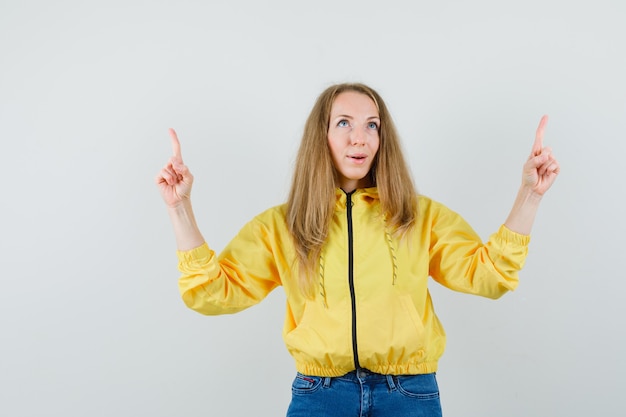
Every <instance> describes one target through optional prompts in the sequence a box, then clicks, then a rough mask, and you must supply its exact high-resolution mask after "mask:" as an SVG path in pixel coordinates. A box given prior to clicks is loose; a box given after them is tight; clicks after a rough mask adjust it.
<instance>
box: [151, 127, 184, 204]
mask: <svg viewBox="0 0 626 417" xmlns="http://www.w3.org/2000/svg"><path fill="white" fill-rule="evenodd" d="M169 132H170V137H171V138H172V150H173V155H172V157H171V158H170V159H169V161H168V162H167V164H165V166H164V167H163V169H161V171H160V172H159V173H158V175H157V176H156V179H155V182H156V184H157V186H158V187H159V191H160V192H161V197H163V201H165V204H166V205H167V206H168V207H177V206H179V205H180V204H181V203H183V202H184V201H185V200H189V198H190V196H191V185H192V184H193V175H191V172H189V168H187V165H185V164H184V163H183V157H182V156H181V154H180V141H179V140H178V136H176V131H174V129H171V128H170V130H169Z"/></svg>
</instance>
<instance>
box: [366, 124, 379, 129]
mask: <svg viewBox="0 0 626 417" xmlns="http://www.w3.org/2000/svg"><path fill="white" fill-rule="evenodd" d="M367 127H369V128H370V129H374V130H378V125H377V124H376V123H374V122H370V123H369V124H368V125H367Z"/></svg>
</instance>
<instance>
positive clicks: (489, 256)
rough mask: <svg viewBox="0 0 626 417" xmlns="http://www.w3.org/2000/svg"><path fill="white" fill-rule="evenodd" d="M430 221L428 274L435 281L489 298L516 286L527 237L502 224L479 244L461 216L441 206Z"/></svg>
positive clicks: (500, 294)
mask: <svg viewBox="0 0 626 417" xmlns="http://www.w3.org/2000/svg"><path fill="white" fill-rule="evenodd" d="M430 220H431V238H430V249H429V252H430V261H429V273H430V275H431V276H432V277H433V279H434V280H435V281H437V282H439V283H440V284H442V285H444V286H446V287H448V288H450V289H452V290H455V291H460V292H464V293H468V294H475V295H481V296H484V297H488V298H493V299H495V298H499V297H501V296H502V295H503V294H505V293H506V292H507V291H511V290H514V289H515V288H517V285H518V282H519V279H518V272H519V270H521V269H522V267H523V265H524V261H525V259H526V255H527V253H528V243H529V241H530V236H526V235H521V234H518V233H515V232H513V231H511V230H509V229H508V228H506V226H504V225H502V226H500V228H499V230H498V231H497V232H496V233H494V234H492V235H491V236H490V237H489V240H488V241H487V243H483V242H482V240H481V238H480V237H479V236H478V235H477V234H476V232H475V231H474V230H473V229H472V228H471V226H470V225H469V224H468V223H467V222H466V221H465V220H464V219H463V218H462V217H461V216H459V215H458V214H457V213H455V212H453V211H451V210H449V209H447V208H445V207H443V206H439V210H435V212H434V213H433V216H432V217H431V219H430Z"/></svg>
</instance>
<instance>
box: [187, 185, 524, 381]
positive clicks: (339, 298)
mask: <svg viewBox="0 0 626 417" xmlns="http://www.w3.org/2000/svg"><path fill="white" fill-rule="evenodd" d="M350 201H351V204H347V203H349V202H350ZM417 210H418V213H417V221H416V226H415V229H414V230H413V231H412V232H411V233H410V234H409V235H408V236H405V237H403V238H396V237H395V236H393V235H392V234H391V233H390V230H389V229H388V227H387V226H386V224H385V220H384V216H382V214H381V211H380V204H379V199H378V193H377V190H376V188H367V189H360V190H356V191H355V192H354V193H351V194H346V193H344V192H343V191H341V190H338V191H337V202H336V209H335V214H334V217H333V220H332V223H331V226H330V229H329V234H328V239H327V241H326V244H325V246H324V248H323V250H322V255H321V257H320V261H319V287H318V288H319V291H317V293H316V294H315V296H314V298H307V297H305V296H303V295H302V294H301V293H300V290H299V289H298V285H297V281H298V280H297V270H298V268H297V264H296V262H295V261H294V260H295V249H294V245H293V242H292V238H291V235H290V233H289V231H288V229H287V224H286V221H285V213H286V211H285V205H281V206H277V207H274V208H271V209H269V210H267V211H265V212H263V213H261V214H259V215H258V216H256V217H255V218H254V219H253V220H252V221H250V222H249V223H248V224H246V225H245V226H244V227H243V228H242V229H241V231H240V232H239V233H238V234H237V236H236V237H235V238H234V239H233V240H232V241H231V242H230V243H229V244H228V245H227V246H226V247H225V248H224V250H223V251H222V252H221V253H220V254H219V255H217V256H216V254H215V253H214V252H213V251H212V250H211V249H209V247H208V246H207V245H206V244H204V245H202V246H200V247H197V248H195V249H192V250H189V251H184V252H178V258H179V269H180V271H181V272H182V276H181V278H180V280H179V288H180V292H181V294H182V298H183V300H184V302H185V304H186V305H187V306H188V307H189V308H191V309H193V310H195V311H198V312H199V313H202V314H207V315H216V314H229V313H235V312H237V311H241V310H243V309H245V308H247V307H250V306H252V305H254V304H256V303H258V302H259V301H261V300H262V299H263V298H264V297H265V296H266V295H267V294H269V292H270V291H272V290H273V289H274V288H276V287H278V286H279V285H280V286H282V287H283V289H284V291H285V294H286V297H287V311H286V314H285V323H284V329H283V338H284V341H285V344H286V346H287V349H288V350H289V352H290V353H291V355H292V356H293V358H294V359H295V362H296V369H297V370H298V371H299V372H301V373H303V374H307V375H317V376H340V375H344V374H346V373H348V372H350V371H353V370H354V369H356V368H366V369H369V370H370V371H372V372H377V373H382V374H395V375H401V374H420V373H430V372H434V371H436V370H437V362H438V360H439V358H440V357H441V355H442V354H443V351H444V348H445V332H444V330H443V327H442V325H441V323H440V322H439V320H438V318H437V316H436V315H435V311H434V309H433V305H432V301H431V298H430V295H429V292H428V288H427V281H428V277H429V276H430V277H432V278H433V279H434V280H435V281H437V282H439V283H440V284H442V285H444V286H446V287H448V288H450V289H452V290H455V291H461V292H465V293H470V294H477V295H481V296H485V297H489V298H498V297H500V296H502V295H503V294H504V293H505V292H507V291H508V290H513V289H515V288H516V287H517V284H518V271H519V270H520V269H521V268H522V266H523V263H524V260H525V258H526V254H527V248H528V243H529V239H530V238H529V236H525V235H520V234H517V233H515V232H513V231H511V230H509V229H507V228H506V227H505V226H504V225H503V226H501V227H500V229H499V230H498V231H497V232H496V233H494V234H493V235H491V236H490V238H489V240H488V241H487V242H486V243H483V242H482V241H481V239H480V237H479V236H478V235H477V234H476V233H475V232H474V230H473V229H472V228H471V227H470V226H469V225H468V224H467V223H466V222H465V220H463V219H462V218H461V216H459V215H458V214H457V213H455V212H453V211H452V210H450V209H448V208H446V207H445V206H444V205H442V204H440V203H437V202H435V201H433V200H431V199H429V198H427V197H424V196H419V197H418V204H417Z"/></svg>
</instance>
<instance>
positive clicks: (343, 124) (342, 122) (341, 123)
mask: <svg viewBox="0 0 626 417" xmlns="http://www.w3.org/2000/svg"><path fill="white" fill-rule="evenodd" d="M337 126H339V127H348V126H349V125H348V121H347V120H341V121H340V122H339V123H337Z"/></svg>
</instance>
